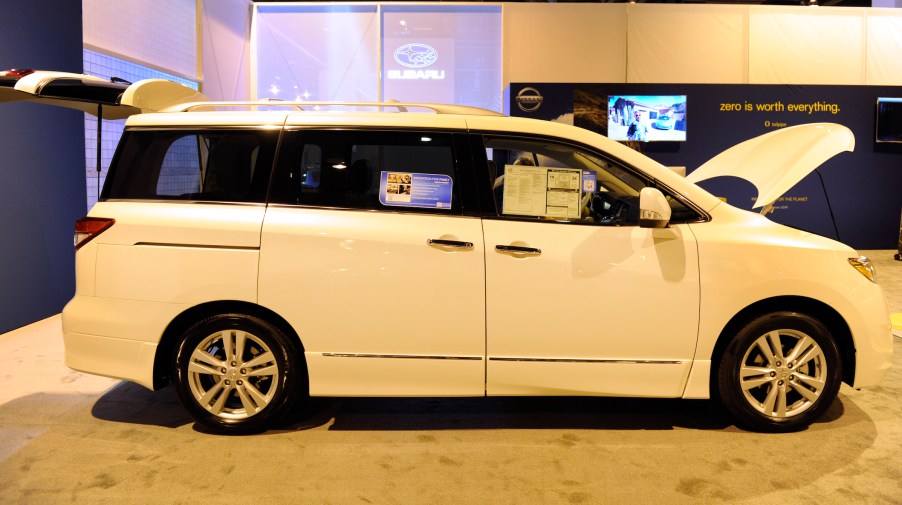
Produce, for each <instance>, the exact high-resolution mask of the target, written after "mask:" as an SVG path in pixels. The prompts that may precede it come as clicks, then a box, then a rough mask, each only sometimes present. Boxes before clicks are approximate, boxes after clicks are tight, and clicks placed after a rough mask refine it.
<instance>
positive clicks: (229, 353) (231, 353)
mask: <svg viewBox="0 0 902 505" xmlns="http://www.w3.org/2000/svg"><path fill="white" fill-rule="evenodd" d="M232 334H233V332H232V331H231V330H225V331H223V332H222V333H221V336H222V348H223V350H224V351H225V359H226V361H231V360H232V359H233V358H234V357H235V347H234V345H232V344H233V343H232Z"/></svg>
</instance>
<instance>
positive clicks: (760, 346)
mask: <svg viewBox="0 0 902 505" xmlns="http://www.w3.org/2000/svg"><path fill="white" fill-rule="evenodd" d="M841 366H842V365H841V360H840V357H839V350H838V348H837V346H836V341H835V340H834V338H833V336H832V335H831V333H830V331H829V330H828V329H827V328H826V327H825V326H824V325H823V324H822V323H821V322H820V321H818V320H817V319H814V318H812V317H810V316H807V315H805V314H800V313H795V312H775V313H771V314H766V315H763V316H760V317H758V318H755V319H753V320H752V321H750V322H749V323H747V324H746V325H745V326H744V327H743V328H742V329H741V330H740V331H739V332H738V333H737V334H736V336H735V338H733V340H732V341H731V342H730V343H729V345H727V347H726V349H725V351H724V354H723V357H722V358H721V360H720V363H719V364H718V368H717V388H718V393H720V400H721V402H722V403H723V405H724V407H725V408H726V409H727V410H728V411H729V412H730V413H731V414H732V415H733V417H735V418H736V420H737V423H738V424H739V425H741V426H743V427H746V428H748V429H751V430H755V431H769V432H787V431H795V430H799V429H803V428H805V427H806V426H808V425H809V424H811V423H812V422H814V421H815V420H816V419H817V418H819V417H820V416H821V415H823V413H824V412H825V411H826V410H827V409H828V408H829V407H830V405H831V404H832V403H833V401H834V400H835V399H836V395H837V393H838V392H839V386H840V383H841V382H842V370H841Z"/></svg>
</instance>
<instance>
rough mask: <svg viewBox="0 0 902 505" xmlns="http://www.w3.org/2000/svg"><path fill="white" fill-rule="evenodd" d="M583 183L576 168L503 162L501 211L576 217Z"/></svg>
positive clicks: (580, 172) (581, 175) (580, 174)
mask: <svg viewBox="0 0 902 505" xmlns="http://www.w3.org/2000/svg"><path fill="white" fill-rule="evenodd" d="M583 184H584V180H583V174H582V170H580V169H578V168H548V167H532V166H524V165H505V167H504V200H503V202H504V203H503V209H502V213H504V214H512V215H519V216H538V217H561V218H579V199H580V196H581V189H582V186H583Z"/></svg>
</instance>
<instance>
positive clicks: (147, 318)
mask: <svg viewBox="0 0 902 505" xmlns="http://www.w3.org/2000/svg"><path fill="white" fill-rule="evenodd" d="M184 308H185V307H183V306H182V305H179V304H170V303H158V302H144V301H135V300H121V299H114V298H99V297H95V296H82V295H76V296H75V298H73V299H72V300H71V301H70V302H69V303H68V304H67V305H66V307H65V308H64V309H63V314H62V320H63V342H64V344H65V349H66V355H65V359H66V366H68V367H69V368H72V369H74V370H78V371H80V372H85V373H90V374H94V375H102V376H105V377H112V378H115V379H124V380H127V381H131V382H135V383H137V384H140V385H142V386H144V387H147V388H149V389H153V383H154V380H153V375H154V373H153V372H154V361H155V359H156V353H157V345H158V344H159V341H160V338H161V337H162V335H163V332H164V331H165V329H166V326H167V325H168V324H169V322H170V321H172V320H173V318H175V316H176V315H177V314H179V313H180V312H181V311H182V310H184Z"/></svg>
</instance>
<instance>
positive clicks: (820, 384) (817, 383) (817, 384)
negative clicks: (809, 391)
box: [795, 372, 827, 391]
mask: <svg viewBox="0 0 902 505" xmlns="http://www.w3.org/2000/svg"><path fill="white" fill-rule="evenodd" d="M795 375H796V378H797V379H798V380H799V381H800V382H804V383H805V384H808V385H809V386H811V387H812V388H814V389H815V390H816V391H821V390H822V389H824V386H826V385H827V383H826V382H824V381H822V380H820V379H817V378H815V377H812V376H810V375H805V374H803V373H799V372H796V374H795Z"/></svg>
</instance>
